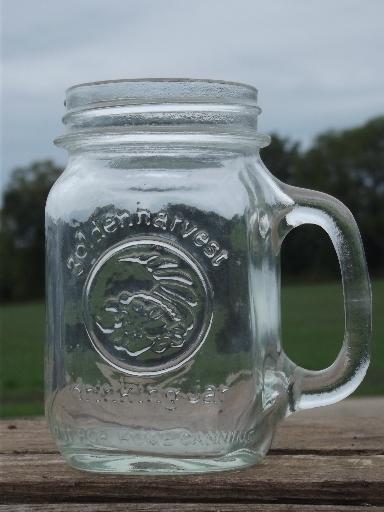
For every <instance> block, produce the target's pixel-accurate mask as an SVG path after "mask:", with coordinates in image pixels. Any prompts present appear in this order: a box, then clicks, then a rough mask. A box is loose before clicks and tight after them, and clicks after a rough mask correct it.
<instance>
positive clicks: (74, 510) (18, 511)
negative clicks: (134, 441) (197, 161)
mask: <svg viewBox="0 0 384 512" xmlns="http://www.w3.org/2000/svg"><path fill="white" fill-rule="evenodd" d="M41 510H44V512H126V511H130V512H182V511H185V512H203V511H204V512H274V511H276V512H359V511H361V510H366V511H367V512H368V511H369V512H384V507H371V506H368V505H367V506H364V505H363V506H356V507H355V506H349V505H347V506H345V505H299V504H290V505H289V504H278V503H275V504H261V503H248V504H247V503H210V504H209V503H113V504H111V503H81V504H74V503H55V504H48V505H47V504H44V507H43V508H42V506H41V504H31V503H28V504H24V505H14V504H12V505H0V512H41Z"/></svg>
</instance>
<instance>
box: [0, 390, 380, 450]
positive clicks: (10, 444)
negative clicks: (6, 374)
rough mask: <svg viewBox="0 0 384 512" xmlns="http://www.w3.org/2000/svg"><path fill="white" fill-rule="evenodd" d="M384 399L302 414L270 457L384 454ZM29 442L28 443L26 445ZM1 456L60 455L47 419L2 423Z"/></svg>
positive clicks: (283, 431)
mask: <svg viewBox="0 0 384 512" xmlns="http://www.w3.org/2000/svg"><path fill="white" fill-rule="evenodd" d="M383 425H384V398H381V397H380V398H365V399H361V398H357V399H350V400H345V401H344V402H341V403H340V404H336V405H333V406H330V407H320V408H319V409H313V410H310V411H302V412H299V413H296V414H293V415H292V416H291V417H289V418H287V419H286V420H285V421H284V422H283V423H282V424H281V426H280V427H279V428H278V431H277V434H276V436H275V439H274V441H273V444H272V451H271V453H275V454H276V453H283V452H287V453H292V454H294V453H299V454H300V453H301V454H303V453H307V454H311V453H312V454H316V453H323V454H326V453H329V454H336V453H339V452H340V453H341V452H344V451H346V452H353V453H360V452H361V453H367V452H368V453H371V454H377V455H380V454H384V427H383ZM26 440H28V441H27V442H26ZM0 453H15V454H16V453H20V454H23V453H57V449H56V446H55V444H54V442H53V440H52V438H51V434H50V432H49V430H48V427H47V424H46V421H45V419H44V418H38V419H22V420H20V419H17V420H4V421H0Z"/></svg>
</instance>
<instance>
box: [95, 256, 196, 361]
mask: <svg viewBox="0 0 384 512" xmlns="http://www.w3.org/2000/svg"><path fill="white" fill-rule="evenodd" d="M118 261H119V263H121V264H122V265H124V266H125V267H126V268H125V272H124V276H125V279H124V285H125V287H126V288H128V289H123V290H122V291H120V293H119V294H118V295H117V296H112V297H108V298H107V300H106V301H105V302H104V304H103V307H102V310H101V311H100V312H99V314H98V316H97V319H96V325H97V326H98V328H99V329H100V331H101V332H102V333H103V334H104V335H107V336H108V339H109V342H110V343H111V344H112V345H113V347H114V348H115V350H117V351H119V352H121V353H125V354H127V355H129V356H130V357H139V356H142V355H143V354H145V353H146V352H151V353H155V354H162V353H164V352H166V351H167V350H169V349H177V348H179V347H182V346H183V344H184V343H185V341H186V339H187V335H188V333H189V332H190V331H191V330H193V328H194V322H195V315H194V309H195V308H196V307H197V306H198V298H197V294H196V292H195V290H194V281H193V275H192V273H191V272H189V271H188V269H184V268H183V269H180V265H179V264H180V261H178V258H177V257H176V256H164V255H163V254H161V253H159V252H156V251H154V250H151V251H150V252H148V251H142V252H139V251H137V250H136V251H134V252H132V251H128V252H127V254H123V255H121V256H120V257H119V259H118ZM127 285H128V286H127Z"/></svg>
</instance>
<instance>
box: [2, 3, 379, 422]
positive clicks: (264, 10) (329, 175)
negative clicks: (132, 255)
mask: <svg viewBox="0 0 384 512" xmlns="http://www.w3.org/2000/svg"><path fill="white" fill-rule="evenodd" d="M383 19H384V2H382V1H381V0H370V1H369V2H363V1H362V0H360V1H356V0H338V2H334V1H332V0H323V1H322V2H318V1H316V0H296V1H287V0H275V1H274V2H261V1H255V0H236V2H235V1H231V0H220V1H219V0H210V1H208V2H207V1H205V0H193V2H190V1H187V0H162V1H161V2H159V1H158V0H109V1H108V2H105V1H101V0H82V1H81V2H78V1H77V0H66V2H58V1H57V2H47V1H44V0H34V1H33V2H30V1H28V0H4V1H3V3H2V32H1V34H2V35H1V43H2V71H3V72H2V91H1V92H2V97H1V100H2V101H1V104H2V106H1V112H2V113H1V128H2V135H1V139H2V149H1V162H2V163H1V171H2V182H1V195H2V200H1V204H0V207H1V212H0V214H1V223H0V258H1V266H0V288H1V296H0V297H1V306H0V310H1V348H0V350H1V352H0V356H1V358H0V370H1V378H0V397H1V411H0V414H1V415H2V416H17V415H32V414H41V413H42V412H43V342H44V203H45V199H46V196H47V193H48V191H49V188H50V187H51V185H52V183H53V182H54V181H55V179H56V178H57V177H58V176H59V174H60V173H61V172H62V169H63V167H64V166H65V159H66V155H65V154H64V153H63V152H62V151H61V150H58V149H56V148H55V147H54V146H53V144H52V140H53V139H54V138H55V137H56V136H57V135H59V134H61V133H62V127H61V116H62V115H63V111H64V107H63V99H64V91H65V89H66V88H67V87H69V86H71V85H73V84H76V83H79V82H89V81H94V80H106V79H118V78H137V77H190V78H211V79H222V80H234V81H241V82H245V83H249V84H251V85H254V86H255V87H257V88H258V89H259V101H260V105H261V107H262V109H263V115H262V116H261V117H260V130H261V131H262V132H267V133H269V134H271V135H272V143H271V145H270V146H269V147H268V148H266V149H264V150H263V151H262V158H263V160H264V162H265V163H266V165H267V166H268V167H269V169H270V170H271V172H272V173H273V174H274V175H275V176H277V177H278V178H280V179H282V180H283V181H286V182H288V183H290V184H294V185H298V186H303V187H308V188H314V189H317V190H322V191H325V192H328V193H330V194H332V195H334V196H336V197H337V198H339V199H340V200H341V201H343V202H344V203H345V204H346V205H347V206H348V207H349V208H350V209H351V211H352V212H353V214H354V215H355V217H356V220H357V222H358V224H359V227H360V230H361V233H362V238H363V242H364V246H365V250H366V255H367V260H368V265H369V270H370V274H371V277H372V284H373V296H374V353H373V361H372V364H371V367H370V369H369V371H368V375H367V378H366V380H365V381H364V383H363V385H362V386H361V387H360V388H359V389H358V391H357V392H356V393H357V394H384V378H383V376H384V343H383V341H384V339H383V338H384V315H383V311H384V66H383V53H384V32H383ZM282 268H283V278H282V282H283V291H282V315H283V328H282V330H283V344H284V347H285V350H286V352H287V353H288V354H289V356H290V357H291V358H292V359H293V360H295V361H296V362H297V363H298V364H300V365H303V366H306V367H307V368H312V369H320V368H323V367H325V366H327V365H329V364H330V363H331V362H332V361H333V359H334V358H335V356H336V354H337V352H338V350H339V349H340V345H341V340H342V333H343V323H344V321H343V308H342V292H341V286H340V282H339V275H338V265H337V261H336V256H335V254H334V252H333V249H332V247H331V244H330V241H329V240H328V239H327V237H326V235H325V234H324V233H323V232H322V231H321V230H320V228H315V227H308V226H307V227H301V228H298V229H296V230H294V231H293V233H292V234H290V235H289V237H288V238H287V240H286V241H285V242H284V246H283V255H282Z"/></svg>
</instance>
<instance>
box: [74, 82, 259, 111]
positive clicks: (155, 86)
mask: <svg viewBox="0 0 384 512" xmlns="http://www.w3.org/2000/svg"><path fill="white" fill-rule="evenodd" d="M257 94H258V91H257V89H256V88H255V87H253V86H252V85H248V84H244V83H241V82H231V81H225V80H211V79H198V78H132V79H119V80H104V81H96V82H85V83H81V84H77V85H73V86H71V87H69V88H68V89H67V90H66V102H65V104H66V108H67V112H72V111H76V110H81V109H84V108H89V107H90V106H91V105H95V104H103V103H105V102H121V101H124V102H126V103H134V104H138V103H148V102H153V103H155V102H156V103H159V102H160V103H161V102H164V103H167V102H172V103H179V102H183V103H186V102H190V103H194V102H198V103H216V104H217V103H219V104H232V105H233V104H237V105H244V106H257Z"/></svg>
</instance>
